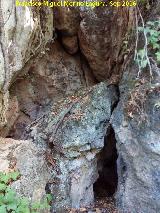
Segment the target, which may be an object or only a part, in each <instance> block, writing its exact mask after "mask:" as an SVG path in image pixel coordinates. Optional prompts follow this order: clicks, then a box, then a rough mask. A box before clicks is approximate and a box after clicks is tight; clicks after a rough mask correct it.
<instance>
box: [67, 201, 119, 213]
mask: <svg viewBox="0 0 160 213" xmlns="http://www.w3.org/2000/svg"><path fill="white" fill-rule="evenodd" d="M66 212H67V213H118V210H117V209H116V207H115V201H114V198H113V197H103V198H102V197H100V198H96V200H95V204H94V205H93V206H89V207H85V208H80V209H79V210H77V209H69V210H67V211H66Z"/></svg>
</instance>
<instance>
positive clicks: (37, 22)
mask: <svg viewBox="0 0 160 213" xmlns="http://www.w3.org/2000/svg"><path fill="white" fill-rule="evenodd" d="M15 4H16V1H12V0H8V1H1V4H0V7H1V8H0V11H1V14H0V16H1V26H0V34H1V36H0V105H1V106H0V114H1V116H0V126H4V125H5V124H6V123H7V120H6V110H7V109H8V100H9V93H8V88H9V87H10V85H11V83H12V81H13V80H14V79H15V77H16V76H17V74H19V72H20V71H21V69H22V68H23V67H24V65H25V63H26V62H27V61H29V60H30V59H31V58H32V57H33V55H34V54H36V53H37V52H38V51H39V52H40V51H41V50H42V49H43V48H44V46H45V44H46V43H47V42H48V41H49V40H51V39H52V34H53V14H52V10H51V9H50V8H47V7H46V8H45V9H44V8H42V9H39V10H38V9H37V10H35V8H31V7H16V6H15ZM42 14H43V19H42Z"/></svg>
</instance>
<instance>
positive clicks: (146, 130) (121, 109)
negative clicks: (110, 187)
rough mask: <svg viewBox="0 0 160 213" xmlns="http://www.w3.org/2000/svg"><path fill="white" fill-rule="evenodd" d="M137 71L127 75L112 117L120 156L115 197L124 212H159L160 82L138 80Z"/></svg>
mask: <svg viewBox="0 0 160 213" xmlns="http://www.w3.org/2000/svg"><path fill="white" fill-rule="evenodd" d="M134 70H136V68H135V67H134V68H133V69H132V72H130V73H125V74H124V77H123V80H122V82H121V86H120V90H121V99H120V102H119V104H118V107H117V108H116V110H115V111H114V113H113V117H112V120H111V122H112V126H113V128H114V131H115V134H116V139H117V151H118V155H119V157H118V162H117V167H118V190H117V194H116V200H117V206H118V208H119V209H121V210H122V211H124V212H132V213H137V212H143V213H150V212H152V213H156V212H159V211H160V105H159V100H160V85H159V83H152V84H150V83H147V82H148V81H145V80H144V79H143V80H139V81H138V80H136V76H135V75H133V73H134ZM131 73H132V74H131Z"/></svg>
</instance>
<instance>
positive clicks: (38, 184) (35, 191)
mask: <svg viewBox="0 0 160 213" xmlns="http://www.w3.org/2000/svg"><path fill="white" fill-rule="evenodd" d="M45 156H46V148H45V146H44V147H42V146H41V147H38V146H37V145H35V144H33V143H32V142H31V141H20V140H13V139H10V138H8V139H4V138H0V171H1V172H9V171H12V170H16V171H19V172H20V174H21V177H20V179H18V180H17V181H15V182H13V183H12V188H14V190H15V191H16V192H17V194H18V195H19V196H25V197H27V198H29V199H30V200H32V202H33V201H40V200H41V199H42V198H44V196H45V195H46V192H45V187H46V185H47V183H48V181H49V179H50V177H51V170H50V169H49V167H48V166H47V163H46V160H45Z"/></svg>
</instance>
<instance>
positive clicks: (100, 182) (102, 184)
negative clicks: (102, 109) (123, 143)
mask: <svg viewBox="0 0 160 213" xmlns="http://www.w3.org/2000/svg"><path fill="white" fill-rule="evenodd" d="M117 157H118V154H117V149H116V139H115V133H114V130H113V128H112V126H109V128H108V130H107V133H106V136H105V138H104V148H103V149H102V151H101V152H100V153H99V154H98V155H97V170H98V174H99V178H98V179H97V181H96V182H95V183H94V186H93V189H94V195H95V198H97V197H111V196H113V194H114V193H115V192H116V189H117V184H118V175H117V162H116V161H117Z"/></svg>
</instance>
